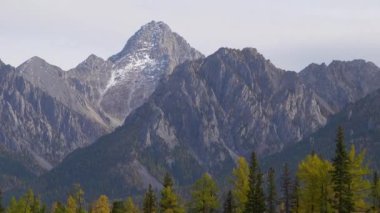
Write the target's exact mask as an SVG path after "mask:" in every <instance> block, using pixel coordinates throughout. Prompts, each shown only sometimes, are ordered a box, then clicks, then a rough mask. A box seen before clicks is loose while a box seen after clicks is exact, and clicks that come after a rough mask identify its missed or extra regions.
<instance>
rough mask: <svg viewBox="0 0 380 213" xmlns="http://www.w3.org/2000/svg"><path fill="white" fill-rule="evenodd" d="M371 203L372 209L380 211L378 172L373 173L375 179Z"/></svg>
mask: <svg viewBox="0 0 380 213" xmlns="http://www.w3.org/2000/svg"><path fill="white" fill-rule="evenodd" d="M371 203H372V207H371V209H372V211H373V212H379V211H380V180H379V177H378V175H377V172H374V173H373V180H372V186H371Z"/></svg>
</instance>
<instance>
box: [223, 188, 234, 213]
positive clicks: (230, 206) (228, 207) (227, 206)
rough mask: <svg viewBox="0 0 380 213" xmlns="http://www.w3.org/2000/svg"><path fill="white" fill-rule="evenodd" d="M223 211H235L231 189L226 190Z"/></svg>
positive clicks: (224, 212)
mask: <svg viewBox="0 0 380 213" xmlns="http://www.w3.org/2000/svg"><path fill="white" fill-rule="evenodd" d="M223 213H235V204H234V199H233V196H232V192H231V191H228V194H227V197H226V200H225V201H224V204H223Z"/></svg>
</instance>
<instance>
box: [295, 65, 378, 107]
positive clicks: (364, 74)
mask: <svg viewBox="0 0 380 213" xmlns="http://www.w3.org/2000/svg"><path fill="white" fill-rule="evenodd" d="M299 75H300V77H301V79H302V81H303V82H304V83H305V84H306V85H307V86H308V87H310V88H312V89H313V90H314V91H315V92H316V93H317V94H318V95H319V96H320V97H321V98H323V100H324V101H326V103H327V104H328V105H329V106H330V107H331V109H332V110H333V111H335V112H338V111H340V110H341V109H342V108H343V107H344V106H345V105H346V104H348V103H353V102H355V101H357V100H359V99H360V98H363V97H364V96H366V95H367V94H369V93H370V92H373V91H374V90H376V89H378V88H380V85H379V83H378V82H379V81H380V68H378V67H377V66H376V65H375V64H373V63H371V62H366V61H364V60H353V61H346V62H345V61H333V62H332V63H331V64H329V65H328V66H327V65H325V64H321V65H317V64H311V65H309V66H308V67H306V68H305V69H304V70H302V71H301V72H300V74H299Z"/></svg>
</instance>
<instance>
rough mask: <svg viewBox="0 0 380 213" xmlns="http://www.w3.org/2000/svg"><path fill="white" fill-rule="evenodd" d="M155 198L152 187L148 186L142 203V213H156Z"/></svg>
mask: <svg viewBox="0 0 380 213" xmlns="http://www.w3.org/2000/svg"><path fill="white" fill-rule="evenodd" d="M156 202H157V201H156V196H155V194H154V192H153V189H152V185H150V184H149V187H148V190H147V192H146V193H145V197H144V202H143V212H144V213H156V212H157V207H156Z"/></svg>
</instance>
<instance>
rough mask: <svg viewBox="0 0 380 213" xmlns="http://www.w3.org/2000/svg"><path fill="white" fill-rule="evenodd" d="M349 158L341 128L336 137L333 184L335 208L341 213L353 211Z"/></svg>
mask: <svg viewBox="0 0 380 213" xmlns="http://www.w3.org/2000/svg"><path fill="white" fill-rule="evenodd" d="M349 164H350V161H349V158H348V155H347V151H346V147H345V145H344V133H343V128H342V127H339V128H338V131H337V137H336V149H335V157H334V159H333V171H332V184H333V190H334V194H335V196H334V197H335V199H334V202H333V207H334V209H335V210H336V211H338V212H339V213H349V212H352V211H353V207H354V203H353V199H352V197H353V194H352V190H351V180H352V177H351V175H350V171H349Z"/></svg>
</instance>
